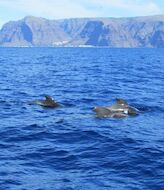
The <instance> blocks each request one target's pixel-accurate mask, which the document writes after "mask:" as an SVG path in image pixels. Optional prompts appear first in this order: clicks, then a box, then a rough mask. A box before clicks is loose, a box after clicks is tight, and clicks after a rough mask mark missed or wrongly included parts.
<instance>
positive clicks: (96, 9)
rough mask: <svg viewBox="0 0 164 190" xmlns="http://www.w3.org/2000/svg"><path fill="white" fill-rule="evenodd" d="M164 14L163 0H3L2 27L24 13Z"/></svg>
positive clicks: (0, 2) (50, 15)
mask: <svg viewBox="0 0 164 190" xmlns="http://www.w3.org/2000/svg"><path fill="white" fill-rule="evenodd" d="M163 13H164V0H0V27H1V26H2V24H4V23H5V22H7V21H9V20H18V19H21V18H23V17H25V16H27V15H28V16H29V15H31V16H39V17H45V18H48V19H60V18H75V17H131V16H144V15H155V14H163Z"/></svg>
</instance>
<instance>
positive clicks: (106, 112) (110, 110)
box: [93, 98, 139, 118]
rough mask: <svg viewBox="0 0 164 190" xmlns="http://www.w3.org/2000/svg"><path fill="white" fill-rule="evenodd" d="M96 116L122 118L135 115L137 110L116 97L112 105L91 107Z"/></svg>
mask: <svg viewBox="0 0 164 190" xmlns="http://www.w3.org/2000/svg"><path fill="white" fill-rule="evenodd" d="M93 111H94V112H96V115H97V116H98V117H111V118H124V117H128V116H135V115H137V114H138V112H139V110H138V109H137V108H134V107H132V106H130V105H129V104H128V103H127V102H126V101H125V100H123V99H120V98H116V103H115V104H114V105H112V106H106V107H95V108H94V109H93Z"/></svg>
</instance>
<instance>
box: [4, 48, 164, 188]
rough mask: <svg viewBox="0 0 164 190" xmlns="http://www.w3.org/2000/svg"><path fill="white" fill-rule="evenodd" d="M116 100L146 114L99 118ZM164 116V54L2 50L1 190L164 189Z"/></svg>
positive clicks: (154, 51)
mask: <svg viewBox="0 0 164 190" xmlns="http://www.w3.org/2000/svg"><path fill="white" fill-rule="evenodd" d="M45 94H49V95H51V96H53V97H54V98H55V100H57V101H58V102H60V103H61V104H62V107H61V108H57V109H45V108H43V107H40V106H37V105H29V104H28V102H30V101H32V100H35V99H42V98H43V97H44V95H45ZM116 97H120V98H124V99H126V100H127V101H128V102H129V103H130V104H131V105H133V106H135V107H137V108H138V109H140V110H141V113H140V114H139V115H138V116H137V117H128V118H124V119H114V118H113V119H111V118H106V119H100V118H96V117H95V113H94V112H93V111H92V108H93V107H94V106H106V105H111V104H113V103H114V101H115V98H116ZM163 113H164V49H108V48H0V121H1V125H0V189H1V190H95V189H97V190H141V189H142V190H143V189H144V190H151V189H152V190H162V189H164V114H163Z"/></svg>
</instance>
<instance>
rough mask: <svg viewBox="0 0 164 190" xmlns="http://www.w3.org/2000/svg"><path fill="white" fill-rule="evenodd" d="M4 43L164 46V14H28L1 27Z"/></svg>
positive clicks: (17, 45) (22, 45)
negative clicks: (69, 16)
mask: <svg viewBox="0 0 164 190" xmlns="http://www.w3.org/2000/svg"><path fill="white" fill-rule="evenodd" d="M0 46H13V47H26V46H27V47H33V46H37V47H38V46H105V47H106V46H107V47H152V48H153V47H155V48H163V47H164V15H158V16H148V17H134V18H78V19H63V20H47V19H44V18H36V17H25V18H24V19H22V20H19V21H10V22H8V23H6V24H4V25H3V27H2V29H1V30H0Z"/></svg>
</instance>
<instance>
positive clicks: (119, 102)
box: [116, 98, 128, 105]
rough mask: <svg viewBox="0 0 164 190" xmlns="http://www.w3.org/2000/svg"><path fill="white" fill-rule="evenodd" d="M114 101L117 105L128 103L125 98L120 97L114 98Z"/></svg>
mask: <svg viewBox="0 0 164 190" xmlns="http://www.w3.org/2000/svg"><path fill="white" fill-rule="evenodd" d="M116 102H117V104H119V105H128V103H127V102H126V101H125V100H123V99H121V98H116Z"/></svg>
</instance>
